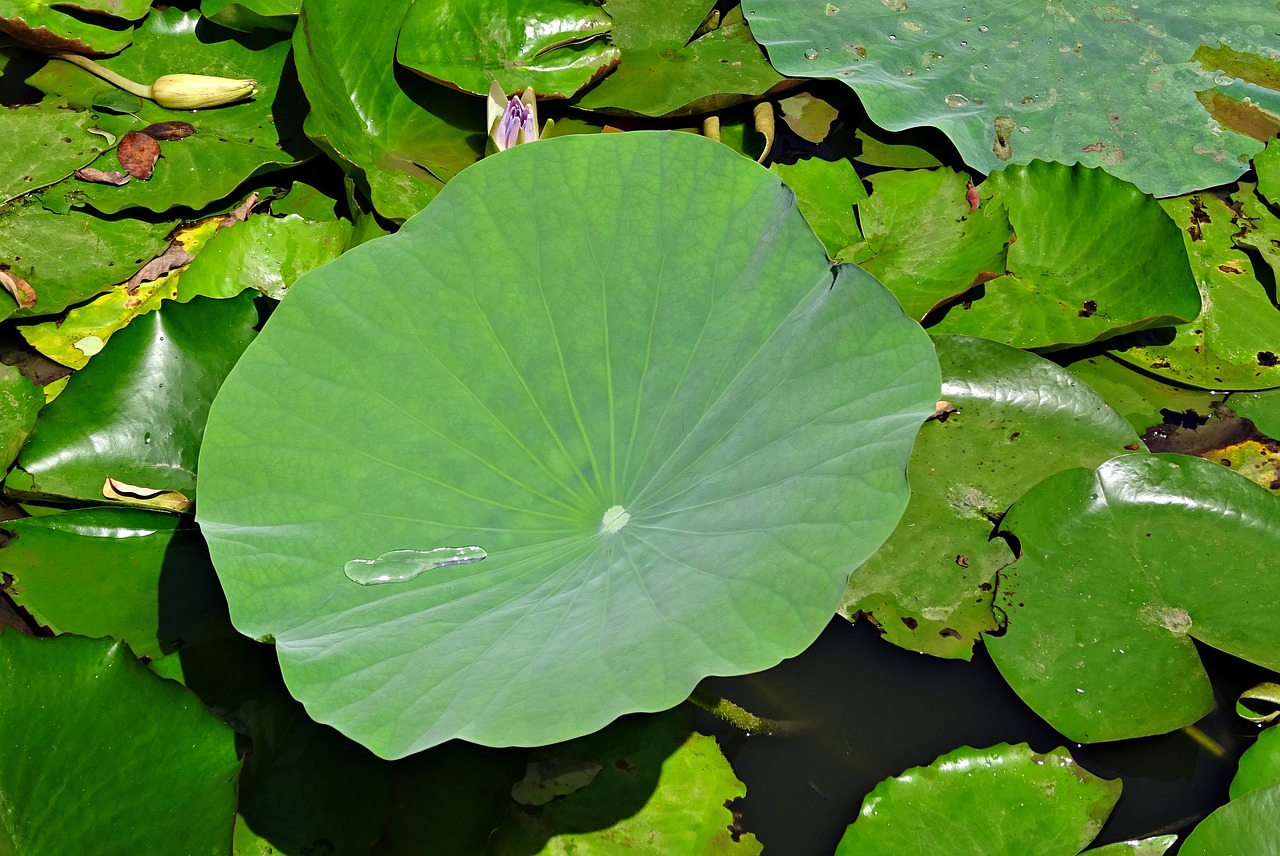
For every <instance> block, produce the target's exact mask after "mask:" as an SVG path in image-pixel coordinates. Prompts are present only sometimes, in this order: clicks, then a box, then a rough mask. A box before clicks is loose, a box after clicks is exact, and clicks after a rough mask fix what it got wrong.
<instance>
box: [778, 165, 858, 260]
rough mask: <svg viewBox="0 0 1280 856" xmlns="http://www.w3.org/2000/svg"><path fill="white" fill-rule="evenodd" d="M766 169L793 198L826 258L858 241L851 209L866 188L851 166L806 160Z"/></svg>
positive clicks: (855, 223)
mask: <svg viewBox="0 0 1280 856" xmlns="http://www.w3.org/2000/svg"><path fill="white" fill-rule="evenodd" d="M769 169H770V171H771V172H773V173H774V174H776V175H777V176H778V177H779V178H781V179H782V181H783V183H785V184H786V185H787V187H790V188H791V192H792V193H794V194H795V195H796V205H798V206H799V207H800V213H801V214H803V215H804V219H805V220H806V221H808V223H809V225H810V226H811V227H812V228H813V231H814V234H816V235H817V236H818V240H820V241H822V245H823V246H824V247H826V248H827V255H828V256H830V257H831V258H833V259H834V258H837V256H839V254H840V251H841V250H843V249H845V248H846V247H850V246H852V245H854V244H856V243H858V242H859V241H861V240H862V232H861V231H860V230H859V229H858V218H857V217H856V216H855V215H854V213H853V206H855V205H857V204H858V203H859V202H861V201H862V200H864V199H866V198H867V189H866V188H865V187H863V186H862V179H861V178H859V177H858V173H857V172H855V171H854V169H853V164H851V163H849V161H847V160H838V161H825V160H819V159H817V158H810V159H808V160H802V161H797V162H796V163H794V164H790V165H786V164H779V163H775V164H773V165H772V166H770V167H769Z"/></svg>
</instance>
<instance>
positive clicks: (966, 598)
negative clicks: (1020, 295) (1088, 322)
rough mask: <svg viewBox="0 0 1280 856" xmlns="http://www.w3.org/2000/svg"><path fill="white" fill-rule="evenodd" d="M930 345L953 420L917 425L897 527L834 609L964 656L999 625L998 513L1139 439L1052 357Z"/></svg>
mask: <svg viewBox="0 0 1280 856" xmlns="http://www.w3.org/2000/svg"><path fill="white" fill-rule="evenodd" d="M934 343H935V345H937V349H938V361H939V362H940V363H941V364H942V399H943V400H944V401H947V402H949V403H950V404H951V405H952V406H953V407H955V408H956V412H954V413H951V414H949V415H948V416H946V418H945V421H944V420H942V419H934V420H930V421H928V422H926V423H925V424H924V427H923V428H921V430H920V437H919V438H918V440H917V442H916V448H915V450H914V451H913V452H912V455H911V463H910V465H909V467H908V470H907V477H908V480H909V481H910V482H911V491H912V494H911V501H910V502H909V503H908V504H907V510H906V512H905V513H904V514H903V516H902V522H901V523H900V524H899V525H898V528H897V529H896V530H894V534H893V535H891V536H890V537H889V540H888V541H886V542H885V544H884V546H882V547H881V548H880V550H879V551H878V552H877V553H876V554H875V555H874V556H872V557H871V558H870V559H868V560H867V562H866V563H865V564H864V565H863V566H862V567H860V568H858V570H856V571H854V572H853V574H852V575H851V576H850V578H849V585H848V587H847V588H846V589H845V594H844V598H843V600H842V601H841V607H840V609H841V612H843V613H844V614H845V615H846V616H849V617H853V616H854V615H856V614H857V613H858V612H859V611H862V612H867V613H870V614H871V615H872V617H873V618H874V620H875V622H876V623H877V624H878V625H879V626H880V627H881V629H882V631H883V633H884V635H885V638H886V639H888V640H889V641H890V642H893V643H894V644H895V645H901V646H902V647H904V648H909V649H911V650H913V651H923V652H925V653H928V654H933V655H935V656H941V657H962V658H964V659H968V658H969V656H970V653H971V651H972V648H973V645H974V643H975V642H976V641H977V640H978V635H979V633H981V632H983V631H990V630H994V629H995V628H996V619H995V616H994V615H993V614H992V611H991V603H992V596H993V594H992V593H993V591H994V587H995V582H996V572H997V571H999V570H1000V569H1001V568H1003V567H1004V566H1005V565H1007V564H1009V562H1011V561H1012V560H1013V555H1012V554H1011V553H1010V551H1009V547H1008V545H1007V544H1006V543H1005V542H1004V541H1003V540H1002V539H1000V538H994V539H993V538H992V537H991V536H992V534H993V532H994V530H995V521H996V520H998V519H999V515H1001V514H1003V513H1004V511H1005V509H1006V508H1008V507H1009V506H1010V505H1011V504H1012V503H1013V502H1014V501H1015V500H1017V499H1018V498H1019V497H1021V496H1022V495H1023V494H1024V493H1025V492H1026V491H1027V490H1028V489H1030V488H1031V487H1033V486H1034V485H1035V484H1036V483H1038V482H1039V481H1041V480H1042V479H1044V478H1046V477H1047V476H1050V475H1052V474H1053V473H1056V472H1059V471H1061V470H1064V469H1068V468H1070V467H1078V466H1089V467H1093V466H1097V465H1098V464H1100V463H1102V462H1103V461H1105V460H1107V459H1108V458H1111V457H1114V456H1115V455H1119V454H1123V453H1124V450H1125V447H1126V446H1129V445H1133V446H1136V445H1137V443H1138V436H1137V434H1135V433H1134V431H1133V429H1132V428H1131V427H1130V426H1129V425H1128V423H1126V422H1125V420H1124V418H1123V417H1121V416H1120V414H1119V413H1117V412H1116V411H1114V410H1112V409H1111V407H1109V406H1108V405H1107V403H1106V402H1104V401H1103V400H1102V399H1101V398H1100V397H1099V396H1098V395H1097V394H1096V393H1094V392H1093V390H1091V389H1089V387H1088V386H1086V385H1085V384H1084V383H1082V382H1081V381H1078V380H1076V379H1075V378H1073V377H1072V376H1071V375H1069V374H1068V373H1067V372H1065V371H1063V370H1062V369H1060V368H1058V367H1057V366H1056V365H1054V364H1053V363H1051V362H1049V361H1048V360H1045V359H1043V358H1041V357H1037V356H1035V355H1033V354H1028V353H1026V352H1024V351H1019V350H1017V349H1015V348H1010V347H1008V346H1006V345H1001V344H998V343H996V342H991V341H988V340H985V339H971V338H968V337H967V336H939V337H937V338H936V339H935V340H934Z"/></svg>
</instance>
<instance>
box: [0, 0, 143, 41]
mask: <svg viewBox="0 0 1280 856" xmlns="http://www.w3.org/2000/svg"><path fill="white" fill-rule="evenodd" d="M150 9H151V2H150V0H75V2H74V3H67V2H60V0H0V32H4V33H7V34H8V35H10V36H13V37H14V38H15V39H17V40H18V41H19V42H22V43H24V44H28V45H32V46H34V47H37V48H40V49H42V50H48V51H70V52H71V53H103V54H109V53H116V52H117V51H119V50H122V49H123V48H125V47H126V46H127V45H128V44H129V42H130V41H131V40H132V38H133V24H132V22H133V21H136V20H138V19H139V18H141V17H142V16H144V15H146V14H147V12H148V11H149V10H150ZM85 13H89V14H85Z"/></svg>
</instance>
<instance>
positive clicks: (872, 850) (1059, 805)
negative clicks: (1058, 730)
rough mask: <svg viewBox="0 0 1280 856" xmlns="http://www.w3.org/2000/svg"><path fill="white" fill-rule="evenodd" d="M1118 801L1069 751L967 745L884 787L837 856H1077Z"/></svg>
mask: <svg viewBox="0 0 1280 856" xmlns="http://www.w3.org/2000/svg"><path fill="white" fill-rule="evenodd" d="M1118 799H1120V782H1119V781H1108V780H1106V779H1100V778H1098V777H1097V776H1095V775H1093V774H1092V773H1090V772H1089V771H1088V770H1086V769H1084V768H1083V767H1081V766H1080V765H1079V764H1077V763H1076V762H1075V760H1074V759H1073V758H1072V757H1071V755H1070V754H1069V753H1068V752H1067V750H1065V749H1054V750H1053V751H1052V752H1049V753H1047V754H1040V753H1038V752H1032V751H1031V748H1030V747H1029V746H1027V745H1026V744H1025V743H1019V744H1017V745H1016V746H1010V745H1009V744H1008V743H1000V744H997V745H995V746H992V747H991V748H990V749H971V748H969V747H968V746H965V747H962V748H960V749H957V750H955V751H954V752H948V753H947V754H945V755H943V756H941V757H940V758H938V759H937V760H936V761H934V762H933V763H932V764H930V765H929V766H928V767H913V768H911V769H910V770H907V771H906V772H904V773H903V774H902V775H900V776H896V777H894V778H892V779H885V780H884V781H883V782H881V783H880V784H878V785H876V787H875V790H873V791H872V792H871V793H870V794H868V795H867V798H866V799H865V800H863V801H862V809H861V810H860V811H859V812H858V819H857V820H855V821H854V822H853V824H852V825H851V826H850V827H849V829H848V831H847V832H845V834H844V837H843V838H841V839H840V846H839V847H837V848H836V856H907V854H914V853H921V852H924V853H948V854H953V856H967V854H973V856H1006V854H1007V856H1023V854H1026V853H1035V854H1037V856H1075V854H1076V853H1079V852H1080V850H1081V849H1082V848H1083V847H1084V846H1085V845H1086V844H1088V843H1089V842H1090V841H1092V840H1093V839H1094V837H1095V836H1096V835H1097V834H1098V832H1099V831H1100V830H1101V829H1102V824H1103V823H1104V822H1105V821H1106V819H1107V816H1108V815H1110V814H1111V810H1112V809H1113V808H1114V807H1115V804H1116V801H1117V800H1118ZM977 806H981V811H975V810H974V809H975V807H977Z"/></svg>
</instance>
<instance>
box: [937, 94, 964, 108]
mask: <svg viewBox="0 0 1280 856" xmlns="http://www.w3.org/2000/svg"><path fill="white" fill-rule="evenodd" d="M942 103H943V104H946V105H947V106H948V107H967V106H969V99H968V98H966V97H965V96H963V95H961V94H960V93H958V92H956V93H952V94H951V95H948V96H947V97H946V98H943V99H942Z"/></svg>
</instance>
